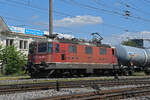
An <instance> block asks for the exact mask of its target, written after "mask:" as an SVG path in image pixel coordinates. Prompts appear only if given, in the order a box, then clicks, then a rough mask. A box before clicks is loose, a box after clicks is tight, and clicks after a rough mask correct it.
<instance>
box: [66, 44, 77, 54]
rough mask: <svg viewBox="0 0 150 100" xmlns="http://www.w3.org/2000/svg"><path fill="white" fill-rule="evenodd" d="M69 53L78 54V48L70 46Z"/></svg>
mask: <svg viewBox="0 0 150 100" xmlns="http://www.w3.org/2000/svg"><path fill="white" fill-rule="evenodd" d="M68 49H69V53H76V52H77V47H76V46H75V45H69V48H68Z"/></svg>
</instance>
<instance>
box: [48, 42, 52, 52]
mask: <svg viewBox="0 0 150 100" xmlns="http://www.w3.org/2000/svg"><path fill="white" fill-rule="evenodd" d="M48 52H49V53H53V44H52V43H48Z"/></svg>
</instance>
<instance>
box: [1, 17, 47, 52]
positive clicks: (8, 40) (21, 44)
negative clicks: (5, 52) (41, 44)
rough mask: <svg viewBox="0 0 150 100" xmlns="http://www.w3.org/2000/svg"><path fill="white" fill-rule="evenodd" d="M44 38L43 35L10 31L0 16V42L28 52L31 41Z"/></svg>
mask: <svg viewBox="0 0 150 100" xmlns="http://www.w3.org/2000/svg"><path fill="white" fill-rule="evenodd" d="M45 39H46V37H44V36H37V35H32V34H23V33H18V32H11V31H10V29H9V28H8V26H7V25H6V24H5V22H4V20H3V19H2V18H1V17H0V44H2V45H4V46H9V45H14V46H15V47H16V48H17V49H18V50H21V51H23V52H24V53H25V54H28V50H29V44H30V43H31V42H32V41H41V40H45Z"/></svg>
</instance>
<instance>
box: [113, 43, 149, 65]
mask: <svg viewBox="0 0 150 100" xmlns="http://www.w3.org/2000/svg"><path fill="white" fill-rule="evenodd" d="M115 47H116V52H117V53H116V56H117V58H118V61H119V62H120V63H121V64H122V65H127V66H128V65H134V66H148V65H149V64H150V49H143V48H136V47H130V46H123V45H117V46H115Z"/></svg>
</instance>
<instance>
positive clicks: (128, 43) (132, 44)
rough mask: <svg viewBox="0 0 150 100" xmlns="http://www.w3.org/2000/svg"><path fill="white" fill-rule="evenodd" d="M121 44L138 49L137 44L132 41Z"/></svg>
mask: <svg viewBox="0 0 150 100" xmlns="http://www.w3.org/2000/svg"><path fill="white" fill-rule="evenodd" d="M122 44H123V45H126V46H132V47H138V44H137V43H136V42H134V41H131V40H128V41H123V42H122Z"/></svg>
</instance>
